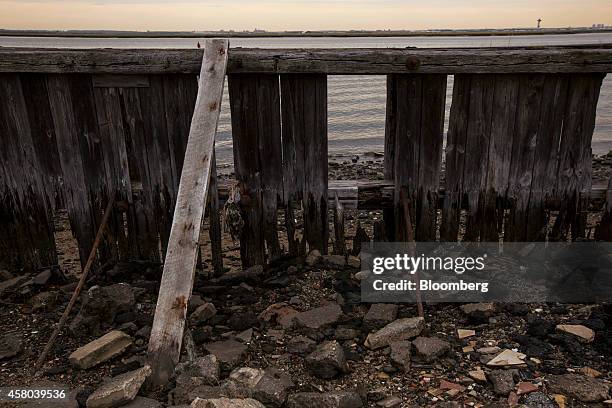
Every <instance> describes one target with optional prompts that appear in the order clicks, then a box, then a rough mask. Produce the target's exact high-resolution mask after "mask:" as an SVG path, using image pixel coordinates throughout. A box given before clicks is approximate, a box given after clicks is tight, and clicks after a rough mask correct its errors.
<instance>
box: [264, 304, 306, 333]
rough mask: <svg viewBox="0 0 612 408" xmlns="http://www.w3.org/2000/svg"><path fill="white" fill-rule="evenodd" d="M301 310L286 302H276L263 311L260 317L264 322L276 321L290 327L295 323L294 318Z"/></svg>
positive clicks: (284, 326) (286, 327)
mask: <svg viewBox="0 0 612 408" xmlns="http://www.w3.org/2000/svg"><path fill="white" fill-rule="evenodd" d="M298 314H299V312H298V311H297V310H295V309H294V308H292V307H291V306H289V305H288V304H286V303H275V304H273V305H270V306H268V307H267V308H266V310H264V311H263V312H261V313H260V314H259V316H258V319H259V320H261V321H264V322H271V321H276V323H278V324H280V325H281V326H283V328H285V329H288V328H290V327H291V326H292V325H293V319H294V318H295V316H297V315H298Z"/></svg>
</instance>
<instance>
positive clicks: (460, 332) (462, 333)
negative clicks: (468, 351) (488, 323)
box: [457, 329, 476, 339]
mask: <svg viewBox="0 0 612 408" xmlns="http://www.w3.org/2000/svg"><path fill="white" fill-rule="evenodd" d="M475 335H476V330H469V329H457V337H458V338H459V339H467V338H468V337H472V336H475Z"/></svg>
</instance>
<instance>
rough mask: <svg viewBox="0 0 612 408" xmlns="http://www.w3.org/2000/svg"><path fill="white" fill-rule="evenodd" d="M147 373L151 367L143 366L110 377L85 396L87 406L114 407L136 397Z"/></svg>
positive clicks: (96, 407) (94, 407) (97, 407)
mask: <svg viewBox="0 0 612 408" xmlns="http://www.w3.org/2000/svg"><path fill="white" fill-rule="evenodd" d="M149 375H151V367H149V366H144V367H142V368H139V369H138V370H135V371H131V372H129V373H125V374H122V375H120V376H118V377H115V378H112V379H111V380H110V381H109V382H108V383H106V384H104V385H102V386H101V387H100V388H98V389H97V390H95V391H94V392H93V394H91V395H90V396H89V398H87V408H114V407H120V406H122V405H125V404H127V403H128V402H130V401H132V400H133V399H134V398H135V397H136V395H137V394H138V391H139V390H140V387H141V386H142V384H143V383H144V382H145V380H146V379H147V377H148V376H149Z"/></svg>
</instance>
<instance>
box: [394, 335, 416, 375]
mask: <svg viewBox="0 0 612 408" xmlns="http://www.w3.org/2000/svg"><path fill="white" fill-rule="evenodd" d="M389 347H390V348H391V354H390V359H391V364H393V366H394V367H397V368H398V369H400V370H401V371H408V370H410V360H411V358H410V354H411V350H412V343H410V342H409V341H408V340H403V341H394V342H393V343H391V344H389Z"/></svg>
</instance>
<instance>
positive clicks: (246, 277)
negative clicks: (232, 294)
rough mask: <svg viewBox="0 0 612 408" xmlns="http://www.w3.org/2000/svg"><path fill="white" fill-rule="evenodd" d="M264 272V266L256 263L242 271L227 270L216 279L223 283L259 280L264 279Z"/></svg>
mask: <svg viewBox="0 0 612 408" xmlns="http://www.w3.org/2000/svg"><path fill="white" fill-rule="evenodd" d="M263 274H264V268H263V266H261V265H255V266H251V267H250V268H248V269H245V270H242V271H232V272H227V273H225V274H223V275H221V276H220V277H219V278H217V279H216V281H217V282H219V283H223V284H230V283H243V282H245V281H252V282H258V281H260V280H261V279H262V275H263Z"/></svg>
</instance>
